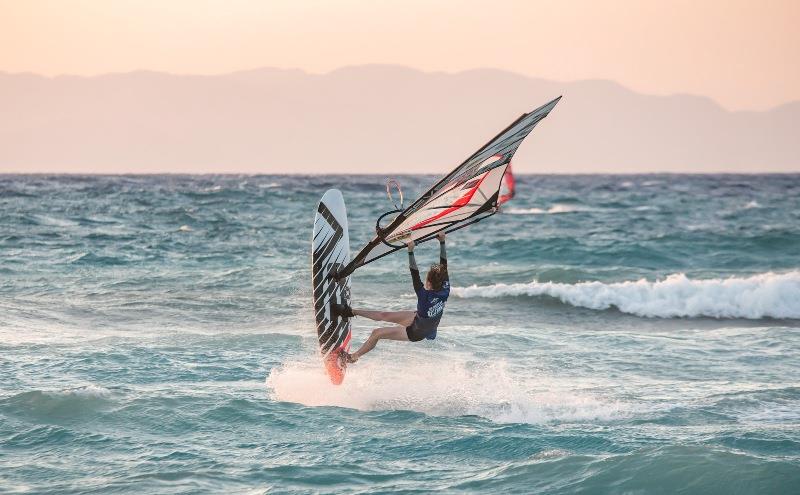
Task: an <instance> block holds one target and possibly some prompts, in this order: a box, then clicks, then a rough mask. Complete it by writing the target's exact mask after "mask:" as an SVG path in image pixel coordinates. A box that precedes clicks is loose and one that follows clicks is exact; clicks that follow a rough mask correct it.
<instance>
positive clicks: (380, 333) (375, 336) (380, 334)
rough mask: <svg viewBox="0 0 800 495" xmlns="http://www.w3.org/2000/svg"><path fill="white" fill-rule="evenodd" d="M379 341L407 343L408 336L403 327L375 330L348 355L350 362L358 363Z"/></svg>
mask: <svg viewBox="0 0 800 495" xmlns="http://www.w3.org/2000/svg"><path fill="white" fill-rule="evenodd" d="M381 339H389V340H404V341H406V342H408V335H406V329H405V327H383V328H376V329H375V330H373V331H372V333H371V334H370V335H369V338H368V339H367V341H366V342H364V343H363V344H362V345H361V347H360V348H359V349H358V350H357V351H356V352H354V353H352V354H351V355H350V357H351V359H352V361H353V362H354V363H355V362H356V361H358V358H360V357H361V356H363V355H364V354H366V353H368V352H369V351H371V350H372V349H374V348H375V344H377V343H378V341H379V340H381Z"/></svg>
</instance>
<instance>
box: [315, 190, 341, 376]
mask: <svg viewBox="0 0 800 495" xmlns="http://www.w3.org/2000/svg"><path fill="white" fill-rule="evenodd" d="M349 261H350V236H349V235H348V231H347V210H346V209H345V206H344V198H343V197H342V193H341V192H340V191H339V190H337V189H329V190H328V191H327V192H326V193H325V194H324V195H323V196H322V199H321V200H320V202H319V204H318V205H317V211H316V214H315V216H314V234H313V237H312V241H311V279H312V287H313V295H314V296H313V297H314V317H315V321H316V325H317V339H318V342H319V350H320V354H321V355H322V358H323V360H324V363H325V369H326V371H327V372H328V376H329V377H330V379H331V382H332V383H334V384H336V385H338V384H340V383H342V381H343V380H344V373H345V368H344V367H343V366H341V365H340V363H339V360H338V355H339V352H340V351H341V350H345V351H348V350H349V345H350V320H349V319H345V318H339V317H336V318H332V316H331V307H330V305H331V304H332V303H339V304H347V305H350V277H345V278H343V279H342V280H336V279H335V278H334V277H332V276H331V275H332V274H333V273H336V271H337V270H340V269H341V268H342V267H344V266H345V265H347V263H348V262H349Z"/></svg>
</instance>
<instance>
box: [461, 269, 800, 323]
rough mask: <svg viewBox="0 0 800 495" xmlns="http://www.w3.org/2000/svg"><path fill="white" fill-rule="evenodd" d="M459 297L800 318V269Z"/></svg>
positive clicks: (652, 312) (492, 290) (534, 285)
mask: <svg viewBox="0 0 800 495" xmlns="http://www.w3.org/2000/svg"><path fill="white" fill-rule="evenodd" d="M452 293H453V294H454V295H456V296H457V297H462V298H474V297H489V298H492V297H506V296H533V297H537V296H550V297H554V298H556V299H559V300H560V301H561V302H564V303H566V304H570V305H573V306H579V307H584V308H590V309H599V310H603V309H609V308H612V307H614V308H617V309H619V310H620V311H622V312H624V313H630V314H634V315H638V316H646V317H657V318H675V317H697V316H710V317H714V318H747V319H759V318H800V271H792V272H788V273H780V274H778V273H771V272H770V273H763V274H759V275H753V276H751V277H730V278H725V279H721V278H713V279H701V280H692V279H690V278H688V277H687V276H686V275H684V274H682V273H678V274H673V275H670V276H668V277H667V278H666V279H664V280H657V281H655V282H650V281H648V280H645V279H641V280H636V281H629V282H618V283H610V284H607V283H602V282H581V283H577V284H564V283H554V282H544V283H542V282H535V281H534V282H530V283H521V284H494V285H489V286H483V287H479V286H476V285H473V286H471V287H454V288H453V290H452Z"/></svg>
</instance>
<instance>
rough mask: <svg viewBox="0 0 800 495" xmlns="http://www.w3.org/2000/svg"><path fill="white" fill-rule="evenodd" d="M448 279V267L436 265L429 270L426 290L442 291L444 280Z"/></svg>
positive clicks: (426, 278)
mask: <svg viewBox="0 0 800 495" xmlns="http://www.w3.org/2000/svg"><path fill="white" fill-rule="evenodd" d="M446 278H447V267H446V266H445V265H442V264H439V263H434V264H433V265H431V269H430V270H428V276H426V277H425V288H426V289H428V290H441V289H442V284H444V280H445V279H446Z"/></svg>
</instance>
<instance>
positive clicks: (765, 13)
mask: <svg viewBox="0 0 800 495" xmlns="http://www.w3.org/2000/svg"><path fill="white" fill-rule="evenodd" d="M799 23H800V2H798V1H793V0H788V1H780V0H766V1H742V0H706V1H684V0H673V1H665V2H656V1H642V0H634V1H627V0H616V1H605V2H595V1H531V0H527V1H525V0H522V1H515V0H495V1H485V2H479V1H471V0H446V1H445V0H443V1H419V0H404V1H397V2H388V1H356V0H340V1H283V0H273V1H247V0H170V1H147V0H82V1H79V0H49V1H48V0H16V1H14V0H0V71H5V72H34V73H38V74H44V75H58V74H78V75H96V74H101V73H106V72H125V71H132V70H140V69H146V70H155V71H166V72H172V73H191V74H218V73H225V72H231V71H236V70H243V69H251V68H256V67H279V68H299V69H303V70H305V71H309V72H312V73H322V72H327V71H330V70H332V69H335V68H338V67H341V66H346V65H354V64H365V63H386V64H401V65H406V66H410V67H413V68H418V69H422V70H428V71H448V72H452V71H459V70H464V69H471V68H479V67H494V68H500V69H507V70H511V71H515V72H519V73H522V74H525V75H528V76H533V77H540V78H546V79H555V80H562V81H571V80H578V79H610V80H614V81H617V82H619V83H621V84H623V85H625V86H627V87H629V88H631V89H634V90H636V91H639V92H643V93H650V94H673V93H690V94H697V95H704V96H709V97H711V98H713V99H714V100H716V101H717V102H719V103H720V104H721V105H723V106H724V107H725V108H728V109H731V110H763V109H767V108H770V107H773V106H776V105H779V104H782V103H785V102H788V101H792V100H800V63H798V60H800V29H798V24H799Z"/></svg>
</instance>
